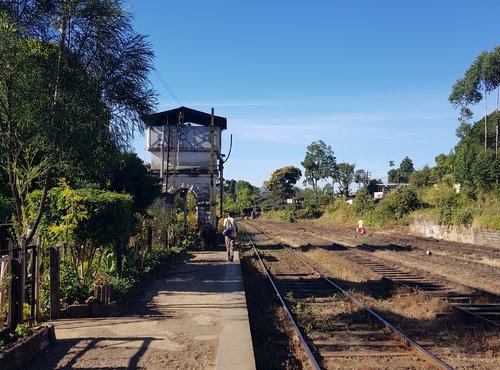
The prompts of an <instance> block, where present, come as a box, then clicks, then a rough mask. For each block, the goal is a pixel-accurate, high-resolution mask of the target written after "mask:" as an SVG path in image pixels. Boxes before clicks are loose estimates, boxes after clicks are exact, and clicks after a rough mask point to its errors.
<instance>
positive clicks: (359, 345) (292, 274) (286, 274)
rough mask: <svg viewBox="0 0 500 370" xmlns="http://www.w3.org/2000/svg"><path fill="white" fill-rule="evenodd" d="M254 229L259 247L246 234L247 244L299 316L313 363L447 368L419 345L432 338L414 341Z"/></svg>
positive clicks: (288, 304) (329, 366)
mask: <svg viewBox="0 0 500 370" xmlns="http://www.w3.org/2000/svg"><path fill="white" fill-rule="evenodd" d="M247 227H248V226H245V228H247ZM252 232H254V233H255V234H256V235H257V236H258V237H259V240H260V241H259V247H258V248H257V246H256V245H255V243H254V242H253V241H252V240H251V239H250V236H249V240H250V243H251V244H252V246H253V248H254V250H255V253H256V254H257V256H258V257H259V259H260V261H261V263H262V268H263V269H264V271H266V273H267V275H268V277H269V279H270V282H271V284H272V285H273V287H274V288H275V290H276V293H277V295H278V297H279V299H280V300H281V301H282V302H283V303H285V302H286V306H287V307H288V308H286V307H285V309H286V311H287V312H290V311H292V312H293V314H294V315H289V316H290V318H291V319H292V320H293V319H294V318H296V319H298V324H296V323H294V324H293V325H294V327H296V328H297V330H298V331H299V334H298V336H299V337H300V338H301V339H302V341H303V345H304V348H305V350H306V352H307V353H308V354H309V355H310V356H311V363H312V364H313V366H314V367H315V368H317V369H320V368H323V369H330V368H332V369H333V368H335V369H338V368H349V369H352V368H357V369H366V368H398V369H399V368H400V369H407V368H408V369H424V368H425V369H428V368H439V369H451V367H450V366H449V365H447V364H446V363H444V362H443V361H442V360H440V359H439V358H438V357H436V355H434V354H433V353H431V352H430V351H429V349H426V348H424V347H423V345H425V346H428V347H429V348H432V347H434V348H433V349H434V350H436V351H438V350H439V348H437V347H436V346H435V345H434V344H433V343H432V342H427V343H419V344H417V343H416V342H415V341H413V340H412V339H410V338H408V337H407V336H406V335H404V334H403V333H402V332H401V331H400V330H398V329H396V328H395V327H393V326H392V325H391V324H389V323H388V322H386V321H385V320H384V319H383V318H382V317H380V316H379V315H378V314H377V313H375V312H373V311H372V310H370V309H369V308H368V307H367V306H366V305H364V304H363V303H362V302H360V301H359V300H358V299H356V298H355V297H353V296H351V295H350V294H348V293H347V292H346V291H345V290H343V289H342V288H341V287H339V286H338V285H337V284H335V283H334V282H333V281H331V280H330V279H328V277H326V276H324V275H323V274H322V273H321V272H320V271H318V270H316V269H315V268H314V267H313V266H312V265H311V264H309V263H308V262H307V261H305V260H303V259H301V257H300V256H298V255H297V254H295V253H294V252H293V251H291V250H290V249H289V248H287V247H285V246H283V245H280V244H278V243H274V244H273V243H271V244H270V245H269V243H267V244H268V245H267V246H263V245H262V244H264V243H262V240H265V239H268V241H269V240H270V239H269V238H270V237H269V236H266V235H265V234H263V233H261V232H259V231H257V232H256V231H255V230H252ZM283 297H286V298H283ZM299 328H300V329H301V330H299ZM303 333H305V334H303Z"/></svg>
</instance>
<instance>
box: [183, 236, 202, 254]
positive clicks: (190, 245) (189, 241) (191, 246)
mask: <svg viewBox="0 0 500 370" xmlns="http://www.w3.org/2000/svg"><path fill="white" fill-rule="evenodd" d="M181 246H182V248H184V249H187V250H194V251H198V250H201V240H200V237H199V235H198V234H197V233H196V232H193V231H191V232H186V234H185V235H184V237H183V238H182V240H181Z"/></svg>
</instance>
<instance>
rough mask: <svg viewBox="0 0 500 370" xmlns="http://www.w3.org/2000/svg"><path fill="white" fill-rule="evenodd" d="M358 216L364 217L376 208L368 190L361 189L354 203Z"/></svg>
mask: <svg viewBox="0 0 500 370" xmlns="http://www.w3.org/2000/svg"><path fill="white" fill-rule="evenodd" d="M352 206H353V207H354V212H356V215H358V216H363V215H364V214H365V213H367V212H369V211H371V210H372V209H374V208H375V206H374V204H373V202H372V196H371V195H370V193H369V192H368V190H367V189H366V188H364V187H363V188H361V189H359V190H358V191H357V192H356V197H355V198H354V199H353V201H352Z"/></svg>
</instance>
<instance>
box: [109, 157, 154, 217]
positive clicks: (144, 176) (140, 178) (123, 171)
mask: <svg viewBox="0 0 500 370" xmlns="http://www.w3.org/2000/svg"><path fill="white" fill-rule="evenodd" d="M110 182H111V184H110V187H109V190H111V191H114V192H117V193H121V192H126V193H128V194H130V195H132V199H133V200H134V207H133V210H134V212H141V213H142V212H144V211H145V210H146V208H148V207H149V206H150V205H151V203H153V201H154V200H155V199H156V198H159V196H160V182H159V178H158V176H157V175H155V174H153V173H152V172H151V171H150V170H149V169H148V168H147V167H146V166H145V164H144V162H143V161H142V159H140V158H139V157H138V156H137V154H135V153H131V152H128V153H122V154H120V155H119V156H118V157H117V158H116V160H115V163H114V165H113V168H112V169H111V176H110Z"/></svg>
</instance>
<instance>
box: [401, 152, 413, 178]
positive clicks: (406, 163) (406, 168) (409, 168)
mask: <svg viewBox="0 0 500 370" xmlns="http://www.w3.org/2000/svg"><path fill="white" fill-rule="evenodd" d="M413 171H415V168H414V167H413V161H412V160H411V159H410V158H409V157H408V156H406V157H404V158H403V160H402V161H401V164H400V165H399V181H400V182H403V183H408V182H409V181H410V175H411V174H412V173H413Z"/></svg>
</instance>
